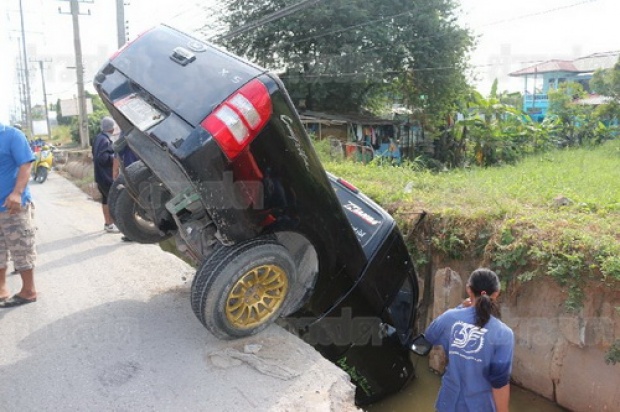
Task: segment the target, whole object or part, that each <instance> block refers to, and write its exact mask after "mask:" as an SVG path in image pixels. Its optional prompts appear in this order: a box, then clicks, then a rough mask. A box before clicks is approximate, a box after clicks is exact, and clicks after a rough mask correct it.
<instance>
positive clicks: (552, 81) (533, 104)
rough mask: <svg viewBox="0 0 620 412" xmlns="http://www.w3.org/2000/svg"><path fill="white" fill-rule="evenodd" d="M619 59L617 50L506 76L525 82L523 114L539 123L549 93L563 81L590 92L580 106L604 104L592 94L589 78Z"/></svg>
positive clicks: (546, 108) (527, 69)
mask: <svg viewBox="0 0 620 412" xmlns="http://www.w3.org/2000/svg"><path fill="white" fill-rule="evenodd" d="M619 57H620V51H611V52H604V53H595V54H591V55H589V56H585V57H580V58H578V59H575V60H549V61H545V62H542V63H539V64H536V65H533V66H530V67H526V68H524V69H521V70H518V71H516V72H513V73H510V74H509V75H510V76H512V77H522V78H523V79H524V93H523V111H524V112H526V113H528V114H529V115H530V116H531V117H532V119H534V120H538V121H542V120H543V119H544V118H545V116H546V114H547V110H548V108H549V96H548V93H549V90H555V89H557V88H558V86H559V85H560V84H562V83H564V82H577V83H580V84H581V85H582V86H583V88H584V90H585V91H586V92H588V93H590V96H589V97H588V98H587V99H583V102H582V103H583V104H596V102H601V101H604V97H602V96H597V95H594V94H592V93H591V91H590V79H592V76H593V75H594V72H595V71H596V70H598V69H610V68H612V67H614V64H616V62H617V61H618V58H619ZM541 83H542V85H541ZM598 104H600V103H598Z"/></svg>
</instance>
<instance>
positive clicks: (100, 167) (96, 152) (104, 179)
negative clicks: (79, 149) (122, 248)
mask: <svg viewBox="0 0 620 412" xmlns="http://www.w3.org/2000/svg"><path fill="white" fill-rule="evenodd" d="M115 125H116V124H115V123H114V120H113V119H112V118H111V117H104V118H103V119H101V133H99V134H98V135H97V137H95V141H94V142H93V164H94V165H95V182H96V183H97V188H98V189H99V192H101V209H102V211H103V219H104V225H103V229H104V230H105V231H106V232H109V233H118V232H119V230H118V229H117V228H116V225H115V224H114V221H113V220H112V216H111V215H110V209H109V208H108V194H109V193H110V188H111V187H112V182H113V179H112V164H113V161H114V148H113V146H112V140H111V139H110V136H112V134H113V132H114V126H115Z"/></svg>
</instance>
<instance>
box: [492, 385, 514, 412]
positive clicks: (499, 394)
mask: <svg viewBox="0 0 620 412" xmlns="http://www.w3.org/2000/svg"><path fill="white" fill-rule="evenodd" d="M493 400H494V401H495V409H496V410H497V412H508V410H509V409H508V404H509V402H510V384H507V385H505V386H502V387H501V388H499V389H495V388H493Z"/></svg>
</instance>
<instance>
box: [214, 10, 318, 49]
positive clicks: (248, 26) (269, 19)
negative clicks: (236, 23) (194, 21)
mask: <svg viewBox="0 0 620 412" xmlns="http://www.w3.org/2000/svg"><path fill="white" fill-rule="evenodd" d="M321 1H323V0H302V1H300V2H299V3H295V4H292V5H290V6H286V7H283V8H281V9H280V10H278V11H276V12H274V13H271V14H268V15H266V16H264V17H262V18H260V19H258V20H256V21H255V22H251V23H247V24H244V25H243V26H241V27H239V28H237V29H234V30H232V31H229V32H228V33H226V34H224V35H222V36H218V37H217V38H216V39H214V41H221V40H227V39H230V38H233V37H236V36H238V35H240V34H243V33H245V32H248V31H250V30H253V29H257V28H259V27H261V26H264V25H265V24H268V23H271V22H273V21H276V20H279V19H281V18H283V17H286V16H289V15H291V14H293V13H297V12H299V11H302V10H305V9H307V8H308V7H310V6H312V5H314V4H316V3H319V2H321Z"/></svg>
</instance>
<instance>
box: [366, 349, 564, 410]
mask: <svg viewBox="0 0 620 412" xmlns="http://www.w3.org/2000/svg"><path fill="white" fill-rule="evenodd" d="M414 362H415V365H416V374H417V377H416V379H415V380H414V381H413V382H411V384H409V386H407V387H406V388H405V389H403V390H402V391H401V392H399V393H397V394H396V395H393V396H391V397H389V398H388V399H386V400H384V401H382V402H378V403H376V404H373V405H371V406H367V407H365V408H364V410H366V411H368V412H405V411H407V412H411V411H419V412H432V411H434V410H435V409H434V405H435V399H436V397H437V392H439V386H440V384H441V377H440V376H438V375H436V374H434V373H433V372H431V371H430V370H429V368H428V358H420V357H418V356H414ZM564 411H565V409H563V408H561V407H560V406H558V405H556V404H554V403H553V402H551V401H549V400H547V399H545V398H543V397H541V396H538V395H536V394H534V393H532V392H529V391H526V390H524V389H521V388H518V387H516V386H514V385H512V386H511V388H510V412H564Z"/></svg>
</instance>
